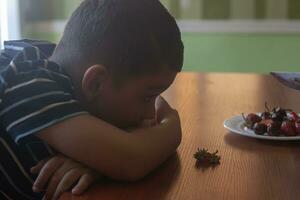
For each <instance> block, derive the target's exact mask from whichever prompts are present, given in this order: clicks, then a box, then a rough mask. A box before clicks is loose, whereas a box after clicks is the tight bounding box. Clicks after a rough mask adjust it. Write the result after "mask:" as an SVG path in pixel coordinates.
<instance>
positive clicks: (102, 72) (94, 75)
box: [81, 64, 110, 101]
mask: <svg viewBox="0 0 300 200" xmlns="http://www.w3.org/2000/svg"><path fill="white" fill-rule="evenodd" d="M109 77H110V75H109V71H108V70H107V68H106V67H105V66H103V65H98V64H97V65H93V66H91V67H89V68H88V69H87V70H86V71H85V73H84V75H83V78H82V83H81V87H82V92H83V94H84V96H85V97H86V99H87V100H88V101H91V100H93V99H94V98H95V97H97V96H98V95H99V94H100V93H101V92H102V90H103V89H104V87H105V86H106V85H107V83H108V80H109Z"/></svg>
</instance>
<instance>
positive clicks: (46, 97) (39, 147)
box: [0, 40, 87, 199]
mask: <svg viewBox="0 0 300 200" xmlns="http://www.w3.org/2000/svg"><path fill="white" fill-rule="evenodd" d="M54 48H55V45H54V44H52V43H48V42H45V41H35V40H17V41H6V42H4V50H2V51H1V54H0V198H1V199H4V198H6V199H9V198H11V199H36V198H37V196H35V194H33V193H32V190H31V187H32V183H33V181H34V178H35V177H34V176H33V175H32V174H30V172H29V169H30V168H31V167H32V166H34V165H35V164H36V163H37V162H38V161H40V160H42V159H44V158H47V157H49V156H51V155H53V150H52V149H51V148H50V147H49V146H48V145H47V144H46V143H44V142H42V141H41V140H40V139H39V138H37V137H36V136H35V133H38V132H39V131H41V130H43V129H45V128H47V127H49V126H51V125H53V124H56V123H58V122H61V121H63V120H65V119H68V118H71V117H74V116H78V115H81V114H86V113H87V112H85V111H84V110H82V108H81V107H80V105H79V103H78V102H77V100H76V99H75V98H74V95H73V86H72V82H71V80H70V78H69V77H68V76H67V75H66V74H65V73H64V72H63V69H62V68H61V67H60V66H59V65H57V64H56V63H54V62H52V61H49V60H48V58H49V57H50V56H51V54H52V52H53V50H54Z"/></svg>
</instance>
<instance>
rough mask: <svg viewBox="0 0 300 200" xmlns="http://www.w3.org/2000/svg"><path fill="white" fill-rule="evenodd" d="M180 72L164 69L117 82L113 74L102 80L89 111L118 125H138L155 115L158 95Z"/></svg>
mask: <svg viewBox="0 0 300 200" xmlns="http://www.w3.org/2000/svg"><path fill="white" fill-rule="evenodd" d="M176 75H177V72H175V71H171V70H167V69H165V70H163V71H161V72H159V73H155V74H150V75H142V76H137V77H134V78H130V79H129V80H126V81H125V82H124V84H123V85H121V86H118V87H117V86H115V85H114V84H113V80H112V77H109V78H108V79H107V81H105V83H104V84H103V87H102V89H101V93H99V95H97V97H96V98H95V99H94V100H93V102H91V104H90V106H89V107H90V112H91V113H92V114H94V115H96V116H97V117H99V118H101V119H103V120H105V121H107V122H109V123H111V124H113V125H115V126H117V127H120V128H126V127H130V126H136V125H138V124H140V123H141V122H142V121H143V120H145V119H154V118H155V99H156V97H157V96H159V95H160V94H161V93H162V92H163V91H165V90H166V89H167V88H168V87H169V86H170V85H171V84H172V82H173V81H174V79H175V77H176Z"/></svg>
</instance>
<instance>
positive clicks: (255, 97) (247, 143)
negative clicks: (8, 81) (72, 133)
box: [61, 73, 300, 200]
mask: <svg viewBox="0 0 300 200" xmlns="http://www.w3.org/2000/svg"><path fill="white" fill-rule="evenodd" d="M164 96H165V97H166V98H167V100H168V101H169V102H170V103H171V105H172V106H174V107H175V108H177V109H178V111H179V114H180V117H181V123H182V129H183V139H182V143H181V145H180V147H179V149H178V151H177V154H176V155H174V156H172V157H171V158H170V159H169V160H167V161H166V162H165V163H164V164H163V165H162V166H161V167H159V168H158V169H157V170H155V171H154V172H153V173H152V174H150V175H149V176H147V177H146V178H145V179H143V180H141V181H138V182H136V183H118V182H105V183H99V184H97V185H95V186H94V187H92V188H91V189H90V190H89V191H88V192H87V193H86V194H84V195H83V196H80V197H72V196H71V195H70V194H64V195H63V197H62V198H61V199H63V200H68V199H75V200H76V199H78V200H83V199H90V200H93V199H94V200H96V199H97V200H122V199H124V200H125V199H126V200H127V199H128V200H134V199H143V200H144V199H151V200H152V199H153V200H156V199H180V200H181V199H183V200H191V199H196V200H197V199H201V200H206V199H209V200H210V199H211V200H218V199H230V200H233V199H237V200H247V199H249V200H260V199H272V200H274V199H284V200H285V199H288V200H292V199H300V142H297V141H296V142H295V141H294V142H280V141H263V140H258V139H251V138H247V137H243V136H239V135H235V134H230V133H229V132H228V131H227V130H226V129H224V128H223V121H224V120H225V119H227V118H230V117H231V116H233V115H239V114H241V113H242V112H245V113H249V112H259V111H262V110H264V102H265V101H267V102H268V104H269V106H270V107H272V106H277V105H279V106H282V107H287V108H292V109H294V110H296V111H297V112H299V111H300V92H299V91H296V90H292V89H288V88H286V87H285V86H283V85H281V84H280V83H279V82H277V81H276V80H275V79H273V78H272V77H270V76H268V75H256V74H232V73H230V74H225V73H211V74H209V73H208V74H199V73H181V74H180V75H179V76H178V77H177V78H176V81H175V83H174V84H173V86H172V87H171V88H170V89H169V90H168V91H167V92H165V94H164ZM198 147H200V148H207V149H209V150H210V151H215V150H217V149H218V150H219V152H220V155H221V164H220V165H218V166H216V167H214V168H197V167H196V166H195V159H194V158H193V154H194V153H195V151H196V150H197V148H198Z"/></svg>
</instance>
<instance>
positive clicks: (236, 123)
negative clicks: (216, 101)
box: [224, 115, 300, 140]
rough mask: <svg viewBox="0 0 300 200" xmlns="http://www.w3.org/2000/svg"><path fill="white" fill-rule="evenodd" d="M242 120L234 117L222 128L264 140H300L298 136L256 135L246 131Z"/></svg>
mask: <svg viewBox="0 0 300 200" xmlns="http://www.w3.org/2000/svg"><path fill="white" fill-rule="evenodd" d="M244 122H245V121H244V119H243V117H242V115H238V116H234V117H232V118H230V119H227V120H225V121H224V127H225V128H227V129H228V130H230V131H231V132H232V133H235V134H239V135H243V136H247V137H252V138H258V139H265V140H300V135H297V136H289V137H288V136H269V135H267V134H265V135H256V134H255V133H254V131H253V130H251V129H248V128H247V127H245V126H244Z"/></svg>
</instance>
